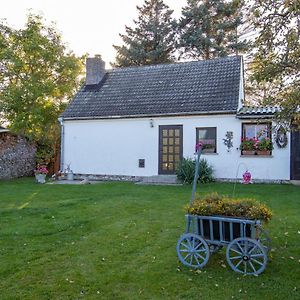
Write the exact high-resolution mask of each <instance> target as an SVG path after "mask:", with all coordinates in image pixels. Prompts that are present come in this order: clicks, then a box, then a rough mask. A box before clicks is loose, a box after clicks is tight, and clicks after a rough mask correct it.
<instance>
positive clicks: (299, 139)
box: [291, 131, 300, 180]
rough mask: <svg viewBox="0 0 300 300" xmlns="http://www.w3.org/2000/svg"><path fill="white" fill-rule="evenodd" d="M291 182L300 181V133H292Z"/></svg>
mask: <svg viewBox="0 0 300 300" xmlns="http://www.w3.org/2000/svg"><path fill="white" fill-rule="evenodd" d="M291 180H300V131H292V132H291Z"/></svg>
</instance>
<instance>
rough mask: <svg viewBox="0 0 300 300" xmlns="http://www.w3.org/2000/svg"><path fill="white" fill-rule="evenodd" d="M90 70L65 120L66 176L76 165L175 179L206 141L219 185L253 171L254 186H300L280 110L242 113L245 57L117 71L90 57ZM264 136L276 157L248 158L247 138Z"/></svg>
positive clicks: (82, 171) (94, 171) (88, 170)
mask: <svg viewBox="0 0 300 300" xmlns="http://www.w3.org/2000/svg"><path fill="white" fill-rule="evenodd" d="M86 71H87V75H86V83H85V84H84V85H83V86H82V88H81V89H80V90H79V92H78V93H77V94H76V95H75V97H74V99H73V101H72V102H71V103H70V104H69V106H68V107H67V109H66V110H65V112H64V113H63V114H62V116H61V118H60V122H61V126H62V143H61V145H62V146H61V147H62V148H61V154H62V155H61V169H62V170H63V169H65V168H66V166H67V165H68V164H71V169H72V170H73V172H74V173H75V174H77V175H80V176H86V175H93V176H98V177H100V178H101V177H103V176H110V177H111V178H113V177H120V176H121V177H122V178H131V179H135V178H141V177H145V176H153V175H160V174H174V173H175V168H176V165H177V163H178V162H179V161H180V160H181V159H182V157H192V156H193V154H194V149H195V144H196V142H197V141H198V140H201V141H202V142H203V143H204V144H206V145H207V147H206V149H204V150H203V157H204V158H205V159H207V160H208V162H209V163H210V164H211V165H212V166H213V168H214V170H215V177H216V178H218V179H225V180H228V179H235V178H236V177H241V176H242V173H244V172H245V171H246V170H249V171H250V172H251V173H252V176H253V179H254V180H263V181H282V180H284V181H286V180H290V179H298V180H299V179H300V159H299V141H300V138H299V134H298V133H297V134H296V133H295V134H294V136H293V149H292V148H291V143H290V141H291V136H290V134H289V133H287V134H286V137H287V140H288V143H287V144H286V145H285V144H280V143H278V145H279V146H278V145H277V144H276V143H275V138H276V134H277V132H276V130H274V126H273V125H274V124H272V116H273V115H274V113H275V109H274V108H249V107H243V101H244V77H243V60H242V57H240V56H234V57H227V58H220V59H215V60H209V61H193V62H184V63H175V64H162V65H153V66H142V67H129V68H118V69H113V70H105V64H104V62H103V61H101V59H100V58H97V57H96V58H88V60H87V70H86ZM259 132H260V133H261V132H264V135H265V136H269V137H271V138H273V140H274V150H273V151H272V152H271V153H270V154H269V155H265V156H261V155H257V153H254V154H252V155H245V154H244V153H242V152H241V150H240V149H239V146H240V142H241V138H242V137H249V138H252V137H256V136H257V135H258V133H259ZM226 142H227V143H226ZM228 142H229V143H228ZM297 149H298V151H297ZM291 153H294V156H291V155H290V154H291ZM297 153H298V154H297Z"/></svg>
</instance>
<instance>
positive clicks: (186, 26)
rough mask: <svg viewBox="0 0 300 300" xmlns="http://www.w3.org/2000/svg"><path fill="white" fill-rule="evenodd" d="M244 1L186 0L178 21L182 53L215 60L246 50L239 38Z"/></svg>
mask: <svg viewBox="0 0 300 300" xmlns="http://www.w3.org/2000/svg"><path fill="white" fill-rule="evenodd" d="M242 7H243V1H242V0H231V1H226V0H187V6H185V7H183V9H182V17H181V19H180V20H179V22H178V32H179V42H178V48H179V49H181V51H180V52H181V54H180V55H181V56H183V57H186V58H193V59H212V58H216V57H223V56H227V55H230V54H237V53H238V52H240V51H244V50H245V49H247V43H246V41H245V40H243V41H241V40H240V35H239V33H238V26H240V25H241V24H242V13H241V9H242Z"/></svg>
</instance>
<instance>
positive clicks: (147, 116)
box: [61, 110, 237, 120]
mask: <svg viewBox="0 0 300 300" xmlns="http://www.w3.org/2000/svg"><path fill="white" fill-rule="evenodd" d="M236 112H237V111H236V110H227V111H205V112H203V111H202V112H184V113H168V114H139V115H123V116H87V117H64V116H63V115H62V116H61V117H62V118H63V120H107V119H138V118H156V117H185V116H199V115H201V116H203V115H236Z"/></svg>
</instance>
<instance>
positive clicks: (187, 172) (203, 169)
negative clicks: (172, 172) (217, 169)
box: [176, 158, 214, 184]
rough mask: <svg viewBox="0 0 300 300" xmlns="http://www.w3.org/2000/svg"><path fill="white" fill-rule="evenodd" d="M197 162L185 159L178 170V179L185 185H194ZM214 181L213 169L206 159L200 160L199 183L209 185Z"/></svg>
mask: <svg viewBox="0 0 300 300" xmlns="http://www.w3.org/2000/svg"><path fill="white" fill-rule="evenodd" d="M195 167H196V161H195V160H194V159H191V158H183V159H182V161H181V162H180V164H179V165H178V167H177V169H176V175H177V178H178V179H179V180H180V181H181V182H183V183H188V184H190V183H192V182H193V180H194V174H195ZM212 181H214V177H213V168H212V167H211V166H210V165H209V164H208V162H207V160H206V159H200V162H199V177H198V182H201V183H208V182H212Z"/></svg>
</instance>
